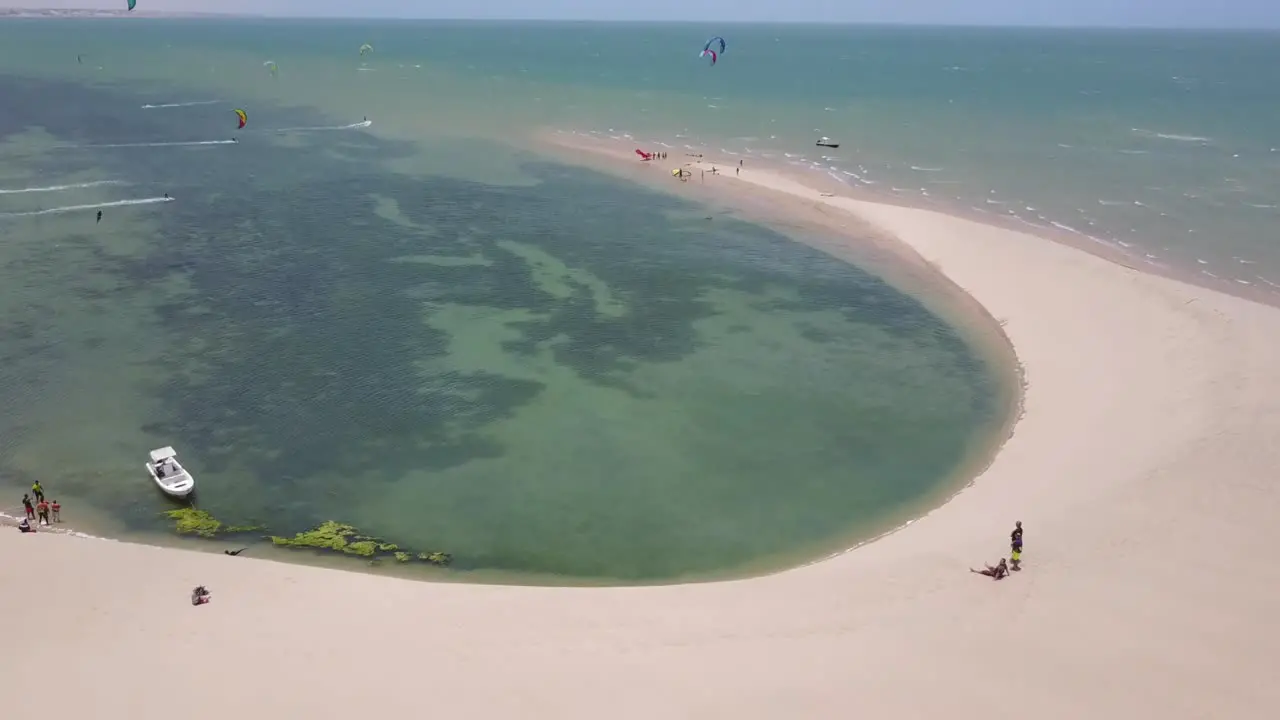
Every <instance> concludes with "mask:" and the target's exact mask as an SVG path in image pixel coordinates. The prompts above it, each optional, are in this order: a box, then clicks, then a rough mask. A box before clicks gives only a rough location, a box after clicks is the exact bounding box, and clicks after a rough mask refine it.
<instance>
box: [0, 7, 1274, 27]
mask: <svg viewBox="0 0 1280 720" xmlns="http://www.w3.org/2000/svg"><path fill="white" fill-rule="evenodd" d="M138 5H139V9H140V10H141V9H148V10H156V11H165V10H169V11H173V10H187V11H190V10H197V11H205V12H228V13H234V12H250V13H255V14H264V15H287V16H329V17H335V16H340V17H369V18H376V17H401V18H407V17H415V18H493V19H496V18H546V19H592V20H697V21H720V22H727V21H739V22H743V21H815V20H817V21H832V22H868V23H925V24H980V25H1107V26H1165V27H1167V26H1172V27H1271V28H1275V27H1280V0H1217V1H1215V0H643V1H641V0H532V1H531V0H139V2H138ZM123 6H124V0H0V7H27V8H36V7H46V8H47V7H62V8H67V7H77V8H91V7H99V8H115V7H123Z"/></svg>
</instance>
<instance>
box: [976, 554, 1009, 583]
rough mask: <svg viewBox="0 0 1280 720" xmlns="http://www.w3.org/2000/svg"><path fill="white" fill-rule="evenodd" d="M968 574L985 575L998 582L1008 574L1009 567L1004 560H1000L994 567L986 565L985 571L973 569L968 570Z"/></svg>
mask: <svg viewBox="0 0 1280 720" xmlns="http://www.w3.org/2000/svg"><path fill="white" fill-rule="evenodd" d="M969 572H972V573H978V574H979V575H986V576H987V577H989V578H992V579H993V580H1000V579H1002V578H1003V577H1004V576H1005V575H1008V574H1009V566H1008V564H1006V563H1005V560H1004V558H1000V562H999V563H997V564H996V566H995V567H992V566H990V565H988V566H987V569H986V570H974V569H973V568H969Z"/></svg>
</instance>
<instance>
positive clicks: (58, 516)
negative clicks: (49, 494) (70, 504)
mask: <svg viewBox="0 0 1280 720" xmlns="http://www.w3.org/2000/svg"><path fill="white" fill-rule="evenodd" d="M49 510H50V511H52V512H53V521H54V522H56V523H60V522H62V506H61V505H59V504H58V501H57V500H50V501H49Z"/></svg>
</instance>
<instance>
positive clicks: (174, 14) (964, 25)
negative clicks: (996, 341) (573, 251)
mask: <svg viewBox="0 0 1280 720" xmlns="http://www.w3.org/2000/svg"><path fill="white" fill-rule="evenodd" d="M15 13H31V14H32V15H34V16H36V17H35V18H31V17H28V18H26V19H39V18H41V17H43V18H48V19H74V18H75V17H76V15H75V14H76V13H87V14H93V15H96V16H98V18H101V19H107V18H114V17H121V18H124V17H128V18H136V19H138V20H144V19H147V20H152V19H157V20H158V19H166V18H172V19H186V20H196V19H202V20H286V21H288V20H299V21H306V20H324V21H364V22H405V21H411V22H467V23H494V24H499V23H546V24H552V23H577V24H595V25H695V24H697V25H703V24H707V23H715V24H719V25H821V26H838V27H880V28H934V29H973V30H1156V31H1169V32H1178V31H1218V32H1254V33H1271V32H1280V25H1271V26H1261V27H1259V26H1256V25H1157V24H1146V25H1140V24H1132V25H1130V24H1126V25H1104V24H1072V23H1044V24H1010V25H994V24H990V23H986V22H892V21H865V20H818V19H812V20H810V19H797V20H726V19H723V18H706V19H696V18H695V19H673V20H650V19H640V18H619V19H604V18H546V17H519V16H515V17H457V16H444V17H421V16H419V17H408V16H391V15H382V16H376V17H366V16H359V15H278V14H269V13H239V12H237V13H227V12H217V11H198V10H191V11H181V10H177V11H163V10H161V11H155V10H152V11H144V12H136V11H132V12H131V11H127V10H118V9H114V8H112V9H107V8H24V7H0V20H4V19H6V18H12V17H13V15H14V14H15ZM68 16H71V17H70V18H68ZM80 17H83V16H80ZM84 19H92V18H84Z"/></svg>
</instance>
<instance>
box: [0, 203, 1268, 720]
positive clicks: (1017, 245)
mask: <svg viewBox="0 0 1280 720" xmlns="http://www.w3.org/2000/svg"><path fill="white" fill-rule="evenodd" d="M724 184H725V185H726V186H727V184H728V179H727V178H726V182H725V183H724ZM774 184H775V185H780V184H781V183H774ZM770 190H771V191H772V192H774V193H775V194H776V195H778V201H779V202H782V201H783V200H784V199H785V198H783V197H782V196H784V195H786V194H787V192H788V188H787V187H772V188H770ZM796 192H800V193H801V194H800V196H799V197H795V193H796ZM803 192H808V190H804V191H803ZM803 192H802V191H800V190H796V191H795V192H793V193H792V196H793V198H794V202H795V208H796V212H798V213H799V212H812V211H813V210H814V209H815V208H818V209H819V210H820V211H822V212H825V210H822V208H828V209H830V210H833V211H835V210H839V211H841V212H847V213H851V215H850V217H854V216H857V217H860V218H862V219H863V220H864V221H865V222H868V223H870V224H872V225H874V226H878V227H880V228H882V229H884V230H885V231H886V232H887V233H889V234H891V235H893V236H895V237H897V238H898V239H899V240H901V241H902V242H903V243H905V244H907V245H908V246H911V247H912V248H914V250H915V251H916V252H917V253H919V255H920V256H921V257H922V258H923V259H924V261H926V262H927V263H929V264H931V265H932V266H934V267H936V268H937V269H938V270H939V271H941V272H942V273H944V274H946V275H947V276H948V277H949V278H951V281H952V282H954V283H955V284H956V285H957V286H959V287H960V288H962V289H964V290H965V291H967V292H968V293H970V294H971V295H972V296H973V298H975V300H976V301H977V302H978V303H980V304H982V305H983V306H984V307H985V308H986V309H987V311H988V312H989V313H990V314H991V316H992V317H994V318H996V319H997V320H999V321H1001V323H1002V325H1003V329H1004V332H1005V333H1007V335H1008V338H1009V340H1010V341H1011V342H1012V343H1013V346H1014V348H1015V349H1016V351H1017V354H1018V357H1019V358H1020V360H1021V362H1022V364H1023V366H1024V369H1025V373H1026V376H1025V379H1026V392H1025V396H1024V403H1023V408H1024V414H1023V416H1022V420H1021V421H1020V422H1018V423H1017V424H1016V426H1015V428H1014V432H1013V434H1012V436H1011V437H1010V438H1009V440H1008V441H1007V442H1006V443H1005V444H1004V446H1003V448H1002V450H1001V451H1000V452H999V454H998V455H997V456H996V457H995V459H994V461H993V462H992V463H991V464H990V466H989V467H987V468H986V470H985V471H984V472H982V473H981V475H980V476H979V477H978V478H977V479H976V480H975V481H974V482H973V483H972V484H971V485H970V486H969V487H968V488H967V489H966V490H965V491H964V492H961V493H959V494H957V495H956V496H954V497H953V498H952V499H951V500H950V501H949V502H946V503H945V504H943V505H942V506H940V507H938V508H936V509H935V510H933V511H932V512H929V513H927V514H925V515H924V516H922V517H920V518H919V519H917V520H915V521H914V522H912V523H911V525H910V526H909V527H908V528H906V529H905V530H903V531H901V532H895V533H892V534H889V535H887V536H885V537H883V538H881V539H879V540H878V541H876V542H874V543H870V544H866V545H864V546H862V547H861V548H859V549H858V551H857V552H846V553H843V554H841V555H839V556H837V557H833V558H831V559H828V560H826V561H824V562H818V563H814V564H810V565H805V566H801V567H797V568H793V569H790V570H787V571H783V572H779V573H776V574H773V575H766V576H762V577H756V578H751V579H743V580H732V581H725V582H718V583H699V584H690V585H661V586H642V587H613V588H551V587H509V586H485V585H461V584H447V583H445V584H437V583H420V582H413V581H405V580H398V579H394V578H386V577H379V576H372V575H363V574H358V573H346V572H336V571H333V570H326V569H321V568H315V567H308V566H301V565H293V564H284V563H278V562H271V561H263V560H255V559H252V558H232V557H226V556H222V555H212V554H203V553H193V552H185V551H181V550H174V549H165V548H156V547H150V546H144V545H131V544H128V543H91V542H85V541H84V540H80V539H77V538H72V537H65V536H61V535H55V534H37V535H35V536H30V535H19V534H18V533H16V532H12V530H8V531H6V532H2V533H0V558H3V563H2V564H0V578H2V579H3V581H5V583H6V584H7V586H8V587H10V588H23V587H29V588H32V589H33V590H34V589H37V588H38V590H39V594H38V598H39V600H38V602H35V601H33V597H35V596H34V595H33V594H32V593H29V592H21V591H15V592H8V593H4V594H3V595H0V609H2V610H3V611H4V612H6V613H7V615H6V616H7V617H12V618H19V619H21V620H22V622H15V623H13V624H11V631H12V636H11V646H12V647H14V648H19V649H21V653H15V654H12V655H11V657H12V658H13V660H12V662H11V663H10V664H9V666H8V667H7V668H6V677H9V678H12V679H13V682H14V686H15V687H40V686H41V683H42V682H43V681H45V679H46V678H47V677H49V673H50V671H51V670H52V669H56V676H57V678H58V683H59V685H60V686H61V687H70V688H77V689H79V690H80V691H79V692H76V693H72V694H69V695H67V696H61V697H59V698H58V700H57V704H56V707H55V709H56V712H57V714H58V715H66V716H95V715H98V714H101V708H103V707H119V708H124V707H129V708H130V714H131V715H132V716H133V717H135V718H142V719H144V720H145V719H147V718H160V717H167V716H168V715H170V714H171V713H172V709H173V708H174V707H178V706H179V705H181V707H183V711H184V713H185V714H187V715H188V716H190V717H193V718H214V717H225V716H227V715H229V714H231V713H235V714H236V715H239V716H248V717H250V718H255V717H264V718H266V717H300V716H303V715H304V714H314V715H316V716H330V715H335V714H349V713H369V712H376V713H379V714H397V715H413V714H420V713H421V706H422V704H423V702H427V703H430V705H431V707H432V709H433V710H434V711H436V712H443V713H444V714H450V715H457V716H466V717H493V718H499V717H530V716H538V717H543V716H546V717H556V718H584V719H585V718H591V719H592V720H594V719H595V718H599V717H613V718H653V717H736V718H782V717H788V718H789V717H815V718H820V717H843V716H846V715H848V714H850V713H856V714H859V715H865V716H867V717H950V718H957V719H958V720H965V719H967V718H975V720H976V719H977V718H983V719H984V720H986V719H987V718H991V717H1026V716H1034V717H1037V718H1050V719H1052V718H1063V719H1064V720H1065V719H1067V718H1070V719H1072V720H1075V719H1077V718H1081V717H1095V716H1096V717H1107V718H1109V717H1124V716H1132V715H1139V716H1142V717H1162V718H1200V717H1261V716H1263V715H1265V713H1266V712H1267V710H1268V709H1270V708H1273V707H1275V706H1276V705H1277V704H1280V687H1277V686H1276V685H1275V683H1274V682H1273V681H1272V679H1271V677H1270V676H1271V675H1272V674H1273V673H1272V667H1273V663H1274V653H1275V648H1276V647H1280V628H1277V627H1276V625H1275V623H1273V622H1271V619H1272V615H1273V613H1274V608H1276V607H1280V568H1278V567H1276V566H1275V565H1274V564H1270V563H1266V562H1262V563H1257V562H1253V561H1252V558H1253V557H1255V556H1256V554H1257V552H1258V551H1259V550H1260V549H1265V548H1266V547H1268V546H1270V545H1272V544H1274V543H1275V542H1276V541H1277V540H1280V529H1277V525H1276V523H1275V518H1276V517H1277V516H1280V483H1277V482H1275V480H1274V472H1275V468H1276V467H1277V466H1278V465H1280V448H1276V447H1275V445H1274V444H1273V443H1272V442H1271V439H1272V438H1273V437H1274V436H1275V435H1276V434H1277V433H1278V432H1280V377H1278V376H1277V373H1276V372H1275V368H1276V367H1277V366H1280V311H1278V310H1277V309H1276V308H1274V307H1271V306H1268V305H1263V304H1260V303H1257V302H1253V301H1250V300H1246V299H1242V298H1239V297H1235V296H1230V295H1226V294H1223V293H1221V292H1217V291H1214V290H1209V289H1206V288H1203V287H1199V286H1195V285H1190V284H1186V283H1182V282H1178V281H1175V280H1171V279H1168V278H1165V277H1160V276H1156V275H1153V274H1149V273H1144V272H1140V271H1138V270H1136V269H1133V268H1127V267H1122V266H1120V265H1117V264H1115V263H1113V262H1109V261H1108V260H1105V259H1102V258H1100V257H1097V256H1095V255H1092V254H1088V253H1085V252H1082V251H1080V250H1077V249H1074V248H1071V247H1067V246H1065V245H1062V244H1058V243H1054V242H1049V241H1046V240H1044V239H1042V238H1039V237H1036V236H1033V235H1029V234H1027V233H1025V232H1018V231H1015V230H1011V229H1004V228H999V227H993V226H990V225H983V224H981V223H978V222H974V221H971V220H968V219H964V218H957V217H952V216H948V215H944V214H941V213H938V212H934V211H928V210H919V209H913V208H905V207H897V206H891V205H885V204H878V203H870V202H865V201H859V200H854V199H851V198H848V197H838V196H835V195H833V196H832V197H829V198H828V197H823V196H822V194H821V193H820V192H815V193H814V194H815V195H817V197H816V198H812V197H809V196H805V195H804V194H803ZM837 200H838V201H839V202H838V203H837V202H835V201H837ZM1015 519H1017V520H1022V521H1024V523H1025V527H1026V532H1027V535H1026V542H1027V545H1026V551H1025V556H1024V564H1025V569H1024V570H1023V571H1022V572H1020V573H1015V574H1014V575H1013V576H1012V577H1010V578H1008V579H1006V580H1003V581H1000V582H992V581H990V580H988V579H986V578H980V577H977V576H974V575H972V574H970V573H969V572H968V567H970V566H975V565H978V564H979V563H982V562H984V561H986V562H992V561H994V559H995V558H996V557H999V556H1001V555H1003V554H1004V552H1005V550H1007V544H1006V543H1007V532H1008V530H1009V526H1010V525H1011V524H1012V522H1013V521H1014V520H1015ZM197 584H200V585H206V586H207V587H208V588H209V589H210V590H211V591H212V593H213V600H212V602H211V603H210V604H208V605H204V606H201V607H192V606H191V605H190V603H189V600H188V597H187V596H188V594H189V592H190V588H191V587H192V586H193V585H197ZM175 657H177V658H188V659H189V660H190V661H191V662H190V663H188V664H189V665H191V666H193V667H194V672H183V673H174V672H173V660H174V658H175ZM159 676H163V677H165V678H166V682H165V683H164V684H163V685H159V686H157V685H156V683H155V682H154V678H155V677H159ZM424 682H430V684H431V686H432V688H433V690H432V692H431V695H430V696H429V697H425V698H424V696H423V694H422V693H421V692H420V691H419V690H417V689H418V688H420V687H421V686H422V685H423V684H424ZM137 697H149V698H150V699H151V700H150V702H149V703H148V704H147V705H145V706H143V705H141V704H139V703H137V701H136V698H137ZM10 701H11V705H10V709H11V710H12V711H14V712H17V713H23V712H35V711H45V712H47V711H48V710H49V709H50V708H49V705H48V702H49V701H48V698H47V697H44V696H42V695H40V694H39V693H34V692H32V693H21V694H18V695H16V696H14V697H11V698H10ZM14 703H16V706H15V705H14Z"/></svg>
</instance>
